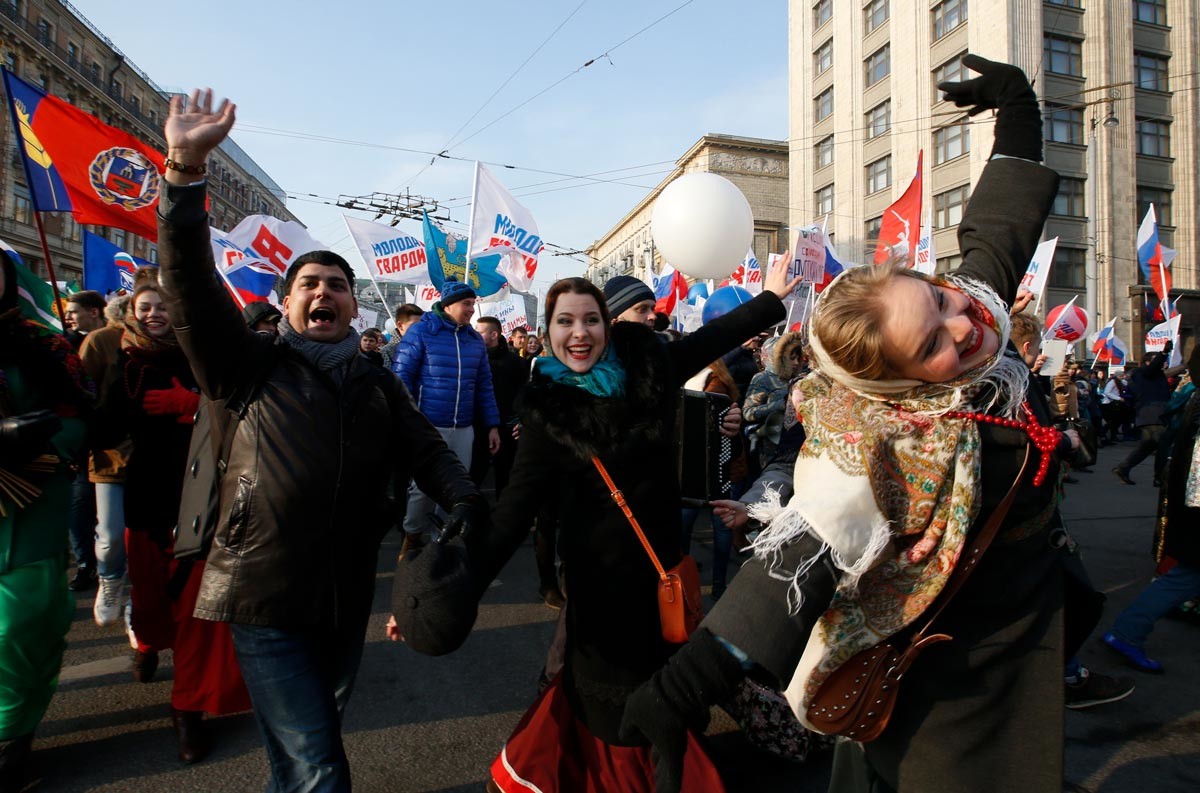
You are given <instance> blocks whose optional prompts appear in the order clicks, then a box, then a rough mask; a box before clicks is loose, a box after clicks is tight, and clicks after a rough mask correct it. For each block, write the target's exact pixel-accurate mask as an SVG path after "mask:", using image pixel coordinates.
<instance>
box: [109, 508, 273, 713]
mask: <svg viewBox="0 0 1200 793" xmlns="http://www.w3.org/2000/svg"><path fill="white" fill-rule="evenodd" d="M125 548H126V552H127V557H128V560H129V561H128V564H129V580H130V582H131V583H132V585H133V587H132V589H131V590H130V596H129V599H130V600H131V601H132V603H133V608H132V613H131V615H130V619H131V621H132V623H133V632H134V635H135V636H137V640H138V649H139V650H141V651H148V650H167V649H171V650H173V651H174V653H173V654H174V662H175V681H174V684H173V685H172V686H171V706H172V707H174V708H175V709H177V710H193V711H204V712H205V713H209V714H212V715H214V716H221V715H224V714H226V713H240V712H241V711H246V710H250V694H249V692H247V691H246V684H245V682H243V681H242V671H241V669H239V668H238V663H237V655H236V654H235V653H234V649H233V634H231V633H230V632H229V626H228V625H227V624H225V623H224V622H210V621H209V620H200V619H196V618H195V617H193V616H192V611H193V610H194V609H195V608H196V598H197V596H199V594H200V577H201V576H202V575H203V573H204V562H195V563H193V564H192V568H191V571H190V572H189V574H188V578H187V582H186V583H185V585H184V587H183V592H182V593H181V594H180V595H179V599H178V600H171V596H170V594H169V592H168V586H169V585H170V582H171V577H172V576H173V575H175V571H176V570H177V569H178V567H179V563H178V562H176V561H175V558H174V556H172V555H171V552H170V550H168V549H164V548H163V547H162V546H160V545H159V544H158V543H157V542H155V541H154V539H153V538H151V536H150V534H149V533H148V532H143V531H126V533H125Z"/></svg>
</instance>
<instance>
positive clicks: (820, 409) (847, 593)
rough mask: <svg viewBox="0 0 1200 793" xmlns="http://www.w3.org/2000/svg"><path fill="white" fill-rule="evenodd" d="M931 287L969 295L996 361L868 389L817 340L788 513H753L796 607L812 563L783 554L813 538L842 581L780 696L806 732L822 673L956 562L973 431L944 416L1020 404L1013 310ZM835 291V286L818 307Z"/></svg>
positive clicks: (970, 478) (975, 479)
mask: <svg viewBox="0 0 1200 793" xmlns="http://www.w3.org/2000/svg"><path fill="white" fill-rule="evenodd" d="M939 283H940V284H941V285H943V286H947V287H949V288H952V289H959V290H961V291H963V292H965V293H967V295H968V296H969V297H970V298H971V299H972V301H973V305H975V307H976V316H977V317H979V318H980V319H982V320H983V321H987V322H989V323H990V324H991V325H992V327H993V328H994V329H995V330H996V332H997V333H998V334H999V336H1000V346H999V350H1000V352H998V353H997V354H996V355H994V356H993V357H991V358H990V359H988V360H987V361H985V362H983V363H982V364H980V365H979V366H977V367H975V368H974V369H972V370H970V371H968V372H966V373H964V374H963V375H961V376H959V377H958V378H957V379H955V380H953V381H950V382H946V383H923V382H919V381H885V382H870V381H862V380H859V379H857V378H854V377H852V376H850V375H848V374H847V373H846V372H844V371H842V370H840V369H839V368H838V367H837V366H836V365H834V364H832V362H831V361H830V359H829V356H828V355H827V354H826V353H825V349H824V347H823V345H822V344H821V340H820V339H819V338H817V337H816V335H815V334H814V335H813V337H812V338H811V339H810V343H811V345H812V352H813V358H814V363H815V364H816V367H817V369H816V371H814V372H813V373H812V374H810V375H809V376H808V377H806V378H805V379H804V380H802V381H800V382H799V383H798V384H797V385H796V387H795V390H794V391H793V399H794V404H795V407H796V409H797V412H798V413H799V415H800V418H801V420H802V421H803V423H804V429H805V432H806V434H807V439H806V441H805V444H804V447H803V448H802V449H801V450H800V456H799V458H798V459H797V461H796V469H795V495H794V496H793V497H792V499H791V501H790V502H788V504H787V505H786V506H783V505H781V504H780V502H779V498H778V496H777V495H772V494H769V495H768V497H767V499H766V501H764V502H763V503H760V504H756V505H754V506H752V507H751V509H750V514H751V515H752V516H754V517H756V518H758V519H759V520H761V521H763V522H764V523H769V525H768V527H767V529H766V530H764V531H763V532H762V534H761V535H760V536H759V538H758V539H757V540H756V541H755V543H754V549H755V552H756V554H758V555H759V556H760V557H761V558H764V559H765V560H766V561H767V562H768V563H769V564H771V565H772V567H773V575H777V576H781V577H784V578H790V579H791V580H792V589H791V598H790V599H791V601H792V606H793V607H795V608H798V607H799V602H800V599H801V589H800V583H801V582H802V581H803V579H804V576H805V575H806V574H807V571H808V568H809V567H810V566H811V565H812V564H813V563H815V562H816V559H817V557H813V558H812V559H810V560H808V561H807V562H806V563H805V564H804V565H802V566H801V567H800V569H798V570H795V571H781V570H779V569H778V568H779V564H778V559H779V551H780V550H781V549H782V548H783V546H785V545H787V544H788V543H790V542H793V541H794V540H796V539H798V538H799V537H802V536H805V535H812V536H814V537H816V538H818V539H819V540H821V542H822V544H823V546H824V547H823V550H826V549H827V550H828V551H829V552H830V554H831V556H832V558H833V561H834V564H835V565H836V566H837V567H838V568H839V569H840V570H841V571H842V573H843V575H842V578H841V580H840V582H839V584H838V587H837V590H836V592H835V594H834V597H833V600H832V601H831V603H830V606H829V608H828V609H827V610H826V611H825V613H824V614H823V615H822V616H821V618H820V619H819V620H818V622H817V624H816V626H815V627H814V628H813V632H812V634H811V635H810V637H809V641H808V645H807V647H806V648H805V651H804V653H803V655H802V657H801V659H800V663H799V665H798V666H797V668H796V672H795V674H794V675H793V676H792V682H791V685H790V686H789V687H788V689H787V691H786V692H785V695H786V696H787V699H788V702H789V704H791V706H792V709H793V710H794V711H795V713H796V715H797V717H798V718H800V720H801V721H804V716H805V712H806V710H807V707H808V703H809V701H810V700H811V697H812V695H813V693H814V692H815V691H816V689H817V688H818V687H819V686H820V684H821V683H822V682H823V681H824V680H825V678H826V677H827V676H828V675H829V673H830V672H832V671H833V670H834V669H836V668H837V667H838V666H840V665H841V664H842V663H844V662H845V661H846V660H847V659H849V658H851V657H852V656H854V655H855V654H856V653H858V652H860V651H861V650H864V649H867V648H868V647H871V646H872V645H875V644H877V643H879V642H880V641H882V640H883V639H886V638H887V637H889V636H891V635H893V634H895V633H897V632H898V631H900V630H902V629H903V628H905V627H906V626H908V625H909V624H910V623H912V622H913V621H914V620H915V619H916V618H917V617H919V616H920V614H921V612H923V611H924V610H925V608H926V607H927V606H928V605H929V604H930V603H931V602H932V601H933V600H934V599H935V598H936V597H937V595H938V594H939V593H940V592H941V591H942V588H943V587H944V586H945V584H946V580H947V578H948V577H949V575H950V573H951V572H952V571H953V569H954V565H955V564H956V563H957V561H958V557H959V555H960V553H961V552H962V549H963V546H964V543H965V540H966V536H967V532H968V530H969V528H970V526H971V523H972V521H974V519H975V517H976V515H977V514H978V512H979V494H980V481H979V471H980V453H979V452H980V447H979V444H980V441H979V430H978V428H977V426H976V424H975V422H974V421H969V420H966V419H957V418H950V417H948V416H946V415H944V414H945V413H946V412H948V411H952V410H988V409H991V408H993V407H994V406H997V403H998V407H999V409H1000V412H1002V413H1005V414H1007V415H1014V414H1015V411H1016V410H1017V409H1019V406H1020V404H1021V402H1022V401H1023V399H1024V396H1025V391H1026V388H1027V385H1028V369H1027V368H1026V367H1025V365H1024V363H1023V362H1022V361H1021V360H1020V359H1019V358H1016V357H1014V356H1008V355H1005V354H1004V352H1003V351H1004V350H1005V349H1006V347H1007V345H1008V311H1007V309H1006V307H1005V306H1004V304H1003V303H1002V302H1001V301H1000V299H999V298H998V297H997V296H996V294H995V292H994V291H992V290H991V289H990V288H988V287H987V286H985V285H983V284H980V283H977V282H973V281H967V280H966V279H960V278H950V279H947V280H945V281H940V282H939ZM836 288H837V281H836V280H835V281H834V282H833V283H832V284H830V286H829V288H828V289H827V290H826V292H825V295H828V294H830V291H834V292H835V293H836ZM816 310H817V312H818V313H819V312H820V303H818V305H817V309H816ZM808 726H811V725H808Z"/></svg>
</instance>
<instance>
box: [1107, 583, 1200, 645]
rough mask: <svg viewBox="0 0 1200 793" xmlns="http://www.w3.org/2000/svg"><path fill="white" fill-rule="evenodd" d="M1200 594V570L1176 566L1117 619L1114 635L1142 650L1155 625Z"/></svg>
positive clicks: (1114, 625) (1151, 585) (1143, 592)
mask: <svg viewBox="0 0 1200 793" xmlns="http://www.w3.org/2000/svg"><path fill="white" fill-rule="evenodd" d="M1198 595H1200V567H1193V566H1191V565H1186V564H1177V565H1175V566H1174V567H1172V568H1171V569H1170V570H1169V571H1167V573H1166V574H1165V575H1160V576H1159V577H1158V578H1156V579H1154V580H1153V581H1151V582H1150V585H1149V586H1147V587H1146V588H1145V589H1143V590H1142V593H1141V594H1140V595H1138V596H1137V599H1136V600H1134V601H1133V602H1132V603H1130V604H1129V607H1128V608H1126V609H1125V610H1124V611H1122V612H1121V613H1120V614H1119V615H1118V616H1117V621H1116V622H1114V623H1113V627H1112V632H1113V633H1115V634H1116V635H1117V638H1118V639H1120V640H1122V641H1125V642H1128V643H1129V644H1132V645H1135V646H1137V647H1141V646H1142V645H1143V644H1145V643H1146V639H1147V638H1148V637H1149V636H1150V631H1152V630H1154V623H1156V622H1158V620H1159V618H1161V617H1164V616H1166V615H1167V614H1168V613H1170V611H1171V609H1174V608H1176V607H1178V606H1181V605H1183V604H1184V603H1186V602H1187V601H1189V600H1191V599H1192V598H1194V597H1196V596H1198Z"/></svg>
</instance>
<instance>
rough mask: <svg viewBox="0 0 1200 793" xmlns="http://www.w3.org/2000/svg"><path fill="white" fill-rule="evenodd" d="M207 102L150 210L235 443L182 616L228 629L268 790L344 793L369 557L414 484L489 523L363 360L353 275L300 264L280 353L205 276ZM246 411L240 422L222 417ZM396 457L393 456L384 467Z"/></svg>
mask: <svg viewBox="0 0 1200 793" xmlns="http://www.w3.org/2000/svg"><path fill="white" fill-rule="evenodd" d="M233 122H234V106H233V105H232V104H230V103H229V102H228V100H226V101H224V102H222V103H221V104H220V106H219V107H218V108H216V109H215V110H214V109H213V104H212V92H211V91H209V90H205V91H196V92H194V93H193V94H192V95H191V97H190V98H189V97H184V96H176V97H174V98H173V99H172V100H171V109H170V114H169V115H168V117H167V122H166V129H165V133H166V140H167V147H168V148H167V150H168V153H167V160H166V163H165V165H166V168H167V170H166V182H167V184H166V188H165V190H164V194H163V196H162V199H161V200H160V203H159V252H160V257H161V265H162V280H163V285H164V287H166V289H167V290H168V293H169V294H168V297H169V303H170V311H171V317H172V318H173V319H174V322H175V329H176V335H177V337H178V339H179V343H180V346H181V347H182V348H183V350H184V352H185V353H186V354H187V357H188V360H189V361H190V362H191V365H192V369H193V371H194V373H195V375H196V381H197V382H198V383H199V385H200V387H201V389H202V390H203V391H204V393H205V395H206V396H208V397H209V398H210V399H212V400H214V401H218V402H219V404H222V405H223V406H224V408H223V409H224V410H225V412H224V413H223V414H222V415H223V416H224V417H225V419H226V420H228V421H229V422H230V425H231V427H230V429H231V431H232V432H233V436H232V444H231V446H230V450H229V453H228V462H227V466H226V468H225V472H224V475H223V476H222V478H221V482H220V492H221V508H220V520H219V523H218V526H217V531H216V536H215V537H214V539H213V544H212V550H211V552H210V553H209V556H208V564H207V566H206V568H205V570H204V576H203V580H202V584H201V589H200V595H199V599H198V601H197V605H196V612H195V613H196V616H197V617H201V618H203V619H210V620H218V621H223V622H228V623H230V624H231V628H232V632H233V638H234V645H235V647H236V649H237V655H238V662H239V664H240V665H241V667H242V675H243V677H244V678H245V681H246V685H247V687H248V688H249V690H250V696H251V699H252V700H253V703H254V713H255V717H256V719H257V721H258V725H259V729H260V731H261V733H262V736H263V742H264V743H265V745H266V750H267V757H268V759H269V760H270V763H271V778H272V782H271V785H269V789H271V790H288V791H334V790H337V791H342V790H349V789H350V769H349V766H348V764H347V761H346V755H345V752H344V751H343V748H342V739H341V715H342V711H343V709H344V707H345V705H346V702H347V700H348V699H349V697H350V691H351V688H352V686H353V684H354V677H355V674H356V672H357V671H358V665H359V662H360V660H361V658H362V648H363V637H364V635H365V631H366V626H367V618H368V616H369V614H370V609H371V600H372V596H373V594H374V589H375V568H376V556H377V555H378V551H379V546H380V542H381V541H382V538H383V537H384V535H385V534H386V532H387V530H388V529H389V528H390V527H391V526H393V525H396V523H397V522H398V520H399V518H400V517H401V516H402V515H403V514H404V509H403V505H402V504H401V505H392V504H391V503H390V502H389V501H388V499H387V497H386V492H387V486H388V481H389V479H391V480H393V481H394V490H393V492H395V493H396V494H398V495H399V496H400V497H401V498H402V497H403V496H402V495H400V494H404V493H405V492H407V489H408V480H409V479H410V478H415V479H416V481H417V484H418V485H419V486H420V488H421V489H422V490H424V491H425V492H426V493H428V494H430V496H431V497H433V498H434V500H436V501H437V502H438V504H439V505H441V506H442V507H443V508H445V509H446V510H447V511H448V512H449V513H450V525H449V526H448V527H447V528H448V529H451V530H455V529H459V528H465V527H467V526H469V525H470V524H471V523H473V522H479V521H482V520H484V519H485V517H486V515H485V512H484V508H483V501H482V499H481V498H480V496H479V493H478V491H477V490H476V489H475V486H474V485H473V484H471V481H470V479H469V478H468V477H467V472H466V471H465V470H464V468H463V466H462V464H461V463H460V462H459V461H458V458H457V457H456V456H455V455H454V453H453V452H451V451H450V450H449V449H448V448H447V447H446V444H445V443H444V442H443V441H442V438H441V436H440V435H438V433H437V431H436V430H435V429H434V428H433V427H432V426H431V425H430V424H429V422H428V421H427V420H426V419H425V418H424V416H422V415H421V413H420V412H419V411H418V410H417V408H416V406H415V405H414V404H413V401H412V398H411V397H410V396H409V394H408V391H407V390H406V389H405V388H404V385H403V384H402V383H401V382H400V380H399V379H398V378H397V377H396V376H394V375H393V374H392V373H391V372H388V371H386V370H384V369H382V368H381V367H378V366H373V365H371V364H370V363H368V362H367V361H366V360H365V359H364V358H363V357H362V355H360V353H359V341H358V337H357V334H356V333H355V332H354V331H353V330H352V329H351V327H350V321H351V320H352V319H353V318H354V317H355V315H356V314H357V313H358V311H357V309H358V306H357V304H356V302H355V299H354V274H353V271H352V270H351V268H350V265H349V264H347V263H346V261H345V260H344V259H343V258H342V257H341V256H338V255H337V254H335V253H333V252H331V251H311V252H309V253H305V254H303V255H301V256H300V257H299V258H297V259H296V261H295V263H294V264H293V265H292V266H291V268H290V269H289V270H288V273H287V277H286V280H285V283H284V293H285V294H286V297H284V300H283V310H284V316H283V317H282V319H280V321H279V335H278V337H277V338H271V337H268V336H264V335H262V334H258V333H254V332H253V331H251V330H250V329H249V328H247V326H246V323H245V322H244V321H243V320H242V318H241V316H239V314H238V310H237V308H236V307H235V306H234V303H233V300H232V298H231V297H230V295H229V294H228V293H227V292H226V290H225V288H224V287H223V286H222V285H221V281H220V279H218V278H217V276H216V274H215V272H214V264H213V256H212V251H211V248H210V245H209V232H208V226H209V221H208V217H207V215H206V213H205V197H206V187H205V180H204V173H205V163H206V161H207V160H208V155H209V154H210V153H211V152H212V151H213V149H215V148H216V147H217V145H218V144H219V143H220V142H221V141H222V140H224V139H225V137H226V136H227V135H228V134H229V130H230V129H231V128H232V127H233ZM235 405H239V406H242V405H244V409H242V410H239V412H238V414H237V415H238V416H240V417H241V418H240V420H238V421H236V422H235V421H233V418H234V414H233V413H232V411H231V410H229V409H228V408H232V407H233V406H235ZM397 449H403V450H404V453H403V454H400V455H397V454H396V450H397Z"/></svg>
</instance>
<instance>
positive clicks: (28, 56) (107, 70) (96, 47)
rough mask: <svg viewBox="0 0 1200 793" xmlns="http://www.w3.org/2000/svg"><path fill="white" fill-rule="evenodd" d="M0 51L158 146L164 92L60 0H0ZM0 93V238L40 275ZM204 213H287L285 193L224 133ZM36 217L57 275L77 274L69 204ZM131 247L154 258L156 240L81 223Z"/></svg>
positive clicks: (226, 221) (10, 63) (219, 223)
mask: <svg viewBox="0 0 1200 793" xmlns="http://www.w3.org/2000/svg"><path fill="white" fill-rule="evenodd" d="M0 58H2V59H3V65H4V66H5V67H6V68H7V69H9V70H10V71H12V72H13V73H14V74H15V75H16V76H18V77H20V78H21V79H22V80H24V81H26V82H28V83H32V84H34V85H36V86H38V87H39V88H41V89H42V90H43V91H45V92H47V93H49V94H53V95H55V96H57V97H59V98H61V99H64V100H65V101H67V102H68V103H70V104H72V105H74V106H75V107H78V108H80V109H81V110H84V111H86V112H88V113H91V114H92V115H94V116H96V117H97V118H99V119H100V120H101V121H103V122H104V123H106V124H108V125H110V126H114V127H118V128H120V129H122V130H124V131H126V132H129V133H131V134H133V135H135V136H137V137H138V138H140V139H141V140H143V141H145V142H146V143H148V144H150V145H151V146H153V147H155V148H156V149H158V150H159V151H164V152H165V151H166V141H165V140H164V139H163V134H162V125H163V121H164V119H165V118H166V116H167V104H168V102H169V101H170V97H171V96H172V92H170V91H167V90H165V89H163V88H161V87H160V86H159V85H157V84H156V83H155V82H154V81H153V80H152V79H151V78H150V76H149V75H148V74H146V73H145V72H144V71H142V70H141V69H139V68H138V67H137V65H136V64H134V63H133V62H132V61H130V60H129V59H128V58H126V57H125V54H124V53H122V52H121V50H120V49H118V47H117V45H116V44H115V43H113V41H111V40H110V39H109V38H108V37H107V36H106V35H105V34H104V33H102V32H101V31H100V30H99V29H98V28H97V27H96V26H95V25H93V24H92V23H91V22H90V21H89V20H88V19H87V17H85V16H84V15H83V14H82V13H81V12H80V11H79V10H78V9H77V8H75V7H74V6H73V5H71V4H70V3H69V2H67V1H66V0H0ZM2 101H3V103H4V112H3V118H2V119H0V149H2V151H3V156H2V157H0V238H2V239H4V240H5V241H6V242H8V243H9V244H10V245H12V246H13V248H15V249H16V250H17V251H18V252H19V253H20V254H21V257H22V259H24V261H25V263H26V264H28V265H29V266H30V267H31V268H32V269H33V270H34V272H36V273H38V274H39V275H41V276H42V277H46V276H47V270H46V266H45V262H44V259H45V257H44V256H43V254H42V248H41V245H40V243H39V240H38V234H37V229H36V227H35V226H34V218H33V207H32V204H31V203H30V196H29V188H28V186H27V185H26V184H25V172H24V170H23V168H22V167H21V162H20V159H19V157H18V156H17V141H18V140H19V138H18V137H17V136H15V135H14V133H13V130H12V123H11V122H10V120H9V113H8V109H7V104H8V98H7V97H6V96H5V97H2ZM208 180H209V202H210V207H209V220H210V222H211V223H212V225H213V226H215V227H217V228H220V229H222V230H224V231H228V230H230V229H232V228H233V227H234V226H236V225H237V224H238V222H239V221H241V219H242V218H244V217H246V216H247V215H274V216H275V217H278V218H282V219H284V220H295V219H296V217H295V215H293V214H292V213H291V211H290V210H289V209H288V208H287V203H286V199H287V195H286V194H285V193H284V191H283V189H282V188H281V187H280V186H279V185H277V184H276V183H275V182H274V181H273V180H272V179H271V177H270V176H268V175H267V173H266V171H264V170H263V169H262V168H261V167H260V166H259V165H258V164H257V163H256V162H255V161H254V160H253V159H252V158H251V157H250V155H248V154H247V153H246V152H245V151H244V150H243V149H242V148H241V147H240V146H238V145H237V144H236V143H234V142H233V140H232V139H226V140H225V141H224V142H222V143H221V145H220V147H219V148H218V149H217V150H216V151H214V152H213V154H212V157H211V159H210V160H209V163H208ZM42 221H43V225H44V227H45V230H46V241H47V244H48V247H49V249H50V255H51V257H52V258H53V260H54V266H55V270H56V275H57V276H58V278H59V280H61V281H70V280H79V279H80V278H81V276H82V268H83V245H82V239H83V235H82V231H81V227H80V225H79V224H78V223H76V222H75V220H74V219H73V218H72V217H71V215H70V214H69V213H65V212H57V213H44V214H43V216H42ZM87 228H88V230H89V231H92V232H93V233H96V234H99V235H101V236H104V237H106V238H107V239H109V240H110V241H112V242H113V243H115V244H116V245H117V246H118V247H121V248H123V249H124V250H125V251H127V252H128V253H131V254H133V255H134V256H138V257H141V258H143V259H148V260H150V261H157V250H156V247H155V245H154V244H153V243H152V242H150V241H149V240H144V239H142V238H140V237H137V236H135V235H133V234H130V233H128V232H125V231H122V230H121V229H113V228H106V227H102V226H89V227H87Z"/></svg>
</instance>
